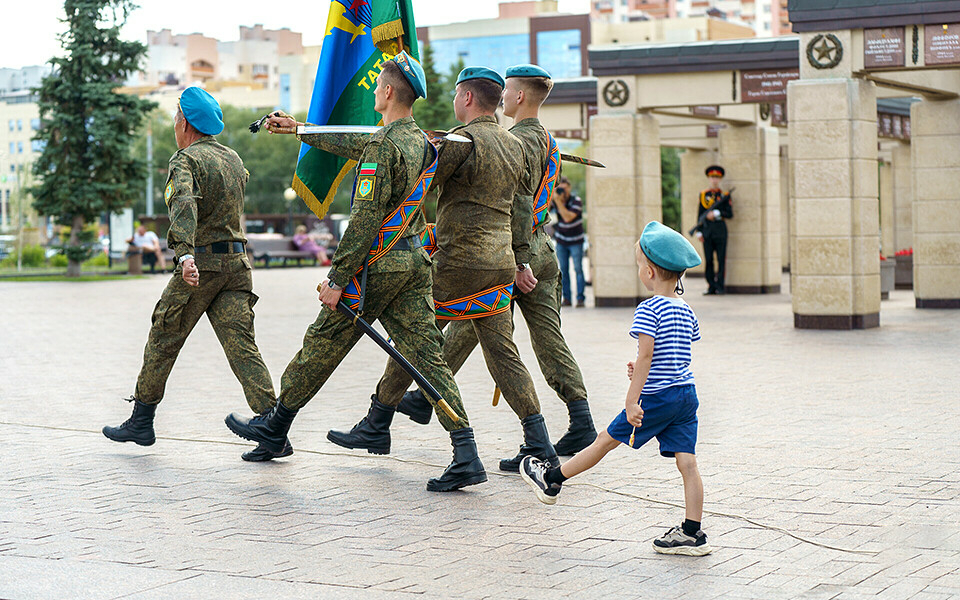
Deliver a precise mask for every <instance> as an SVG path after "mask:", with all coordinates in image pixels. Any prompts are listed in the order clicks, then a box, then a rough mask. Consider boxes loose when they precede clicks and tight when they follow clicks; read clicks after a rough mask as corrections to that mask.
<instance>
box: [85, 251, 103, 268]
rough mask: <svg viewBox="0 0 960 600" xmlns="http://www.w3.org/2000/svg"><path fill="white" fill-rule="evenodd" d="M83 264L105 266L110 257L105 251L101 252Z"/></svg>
mask: <svg viewBox="0 0 960 600" xmlns="http://www.w3.org/2000/svg"><path fill="white" fill-rule="evenodd" d="M83 264H85V265H87V266H88V267H106V266H108V265H109V264H110V259H109V258H108V257H107V255H106V254H105V253H103V252H101V253H99V254H96V255H94V257H93V258H91V259H90V260H88V261H87V262H85V263H83Z"/></svg>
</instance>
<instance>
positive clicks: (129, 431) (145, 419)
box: [103, 396, 157, 446]
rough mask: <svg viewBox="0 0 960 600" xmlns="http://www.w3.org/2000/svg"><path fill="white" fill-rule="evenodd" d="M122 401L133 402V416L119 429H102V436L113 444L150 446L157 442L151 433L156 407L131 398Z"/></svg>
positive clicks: (108, 427)
mask: <svg viewBox="0 0 960 600" xmlns="http://www.w3.org/2000/svg"><path fill="white" fill-rule="evenodd" d="M124 400H126V401H127V402H133V414H132V415H130V418H129V419H127V420H126V421H124V422H123V424H122V425H120V427H110V426H109V425H107V426H106V427H104V428H103V435H105V436H107V437H108V438H110V439H111V440H113V441H115V442H133V443H135V444H138V445H140V446H152V445H153V443H154V442H156V441H157V435H156V434H155V433H154V432H153V415H154V414H155V413H156V412H157V405H156V404H144V403H143V402H140V401H139V400H137V399H136V398H134V397H133V396H130V397H129V398H124Z"/></svg>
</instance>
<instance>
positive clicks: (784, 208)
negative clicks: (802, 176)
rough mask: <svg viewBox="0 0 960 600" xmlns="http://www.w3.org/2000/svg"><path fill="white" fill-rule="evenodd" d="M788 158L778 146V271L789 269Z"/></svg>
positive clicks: (783, 149)
mask: <svg viewBox="0 0 960 600" xmlns="http://www.w3.org/2000/svg"><path fill="white" fill-rule="evenodd" d="M790 189H791V187H790V158H789V156H788V154H787V148H786V147H785V146H780V269H781V270H787V269H789V268H790V237H791V233H790V223H791V220H790V207H791V204H792V203H791V202H790Z"/></svg>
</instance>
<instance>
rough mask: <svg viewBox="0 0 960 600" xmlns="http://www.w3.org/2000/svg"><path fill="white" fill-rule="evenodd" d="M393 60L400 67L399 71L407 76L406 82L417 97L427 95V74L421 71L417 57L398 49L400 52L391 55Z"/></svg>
mask: <svg viewBox="0 0 960 600" xmlns="http://www.w3.org/2000/svg"><path fill="white" fill-rule="evenodd" d="M393 62H395V63H397V66H398V67H400V72H401V73H403V76H404V77H406V78H407V83H409V84H410V87H412V88H413V91H414V92H415V93H416V94H417V97H418V98H426V97H427V75H426V74H425V73H424V72H423V67H421V66H420V63H418V62H417V59H415V58H414V57H412V56H410V55H409V54H407V53H406V52H405V51H402V50H401V51H400V54H398V55H396V56H394V57H393Z"/></svg>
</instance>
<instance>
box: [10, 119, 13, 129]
mask: <svg viewBox="0 0 960 600" xmlns="http://www.w3.org/2000/svg"><path fill="white" fill-rule="evenodd" d="M9 125H10V131H13V119H10V123H9Z"/></svg>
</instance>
